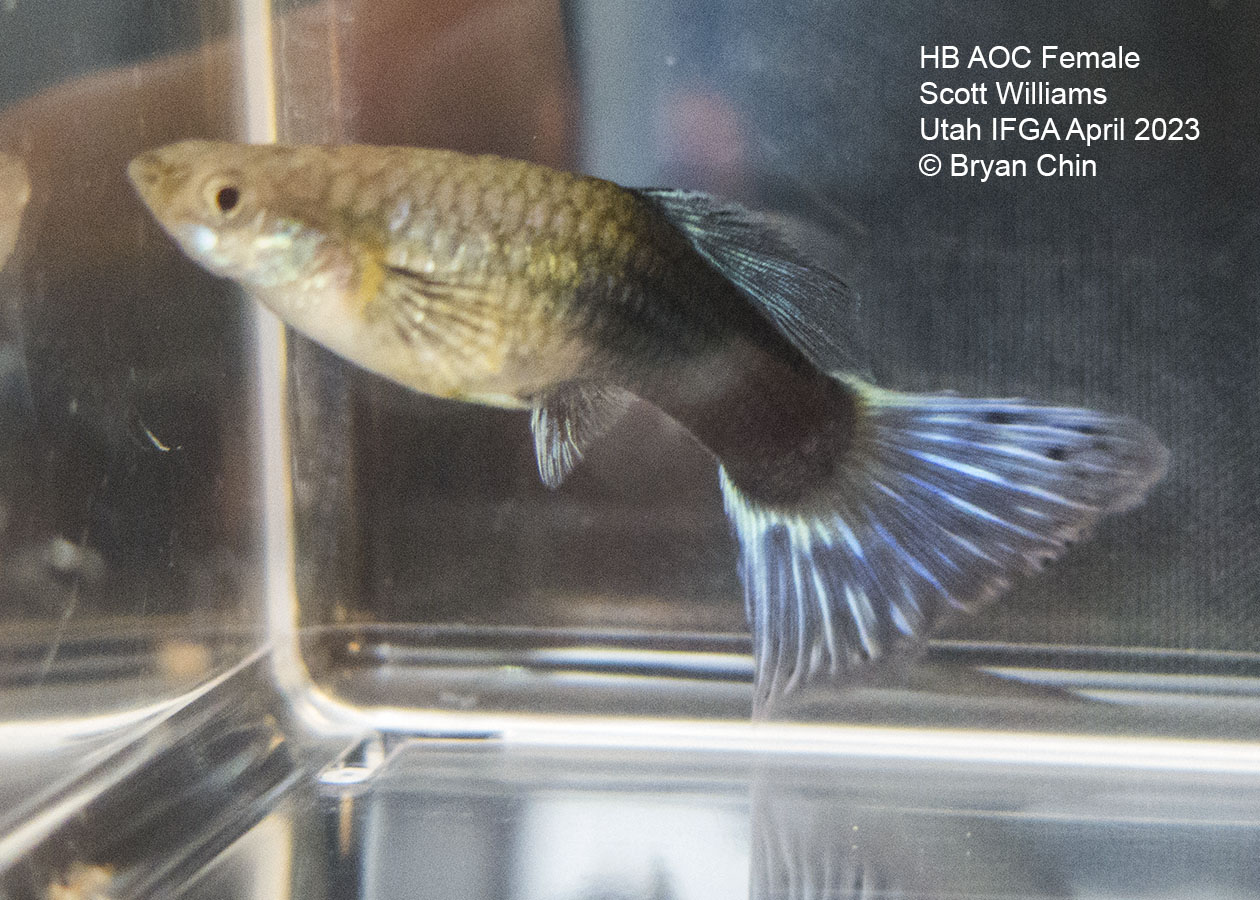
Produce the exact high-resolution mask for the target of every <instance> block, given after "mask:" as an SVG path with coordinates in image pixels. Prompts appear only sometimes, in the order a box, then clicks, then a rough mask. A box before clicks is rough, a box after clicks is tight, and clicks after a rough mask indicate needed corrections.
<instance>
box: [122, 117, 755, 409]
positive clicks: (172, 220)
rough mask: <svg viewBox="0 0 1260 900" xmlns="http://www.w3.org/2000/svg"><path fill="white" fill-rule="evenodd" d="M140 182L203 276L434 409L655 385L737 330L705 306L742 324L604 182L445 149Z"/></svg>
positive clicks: (670, 237)
mask: <svg viewBox="0 0 1260 900" xmlns="http://www.w3.org/2000/svg"><path fill="white" fill-rule="evenodd" d="M132 171H133V173H134V175H135V178H136V181H137V184H139V185H140V186H141V190H142V193H144V194H145V197H146V200H148V202H149V203H150V205H151V206H152V207H153V208H154V209H155V211H156V212H157V213H158V217H159V219H160V220H161V221H162V222H163V224H165V225H167V227H168V228H169V229H170V230H171V231H172V233H173V234H175V235H176V237H178V238H180V239H181V240H182V241H183V242H184V243H185V246H187V247H190V248H191V252H193V254H194V255H195V256H197V257H198V258H199V260H200V261H202V262H204V263H205V264H206V265H207V266H208V267H209V268H211V269H212V270H214V271H218V272H219V273H221V274H224V275H227V276H228V277H233V278H237V279H238V280H240V281H242V283H244V284H246V285H247V286H249V287H251V288H252V289H253V290H254V292H255V294H256V295H257V296H258V297H259V298H260V299H261V300H262V301H263V302H264V303H265V304H267V305H268V306H269V307H271V308H272V309H273V310H275V312H276V313H277V314H278V315H280V316H281V317H282V318H284V319H285V320H286V321H288V322H289V323H290V324H292V325H293V326H294V327H296V328H298V329H299V330H301V331H303V332H305V333H306V334H308V335H310V336H311V337H313V338H314V339H316V340H318V341H321V342H322V343H325V344H327V345H328V346H329V347H331V348H332V349H334V350H336V351H337V352H339V353H341V354H342V355H344V356H346V357H347V358H350V359H352V360H354V361H355V362H358V363H359V364H361V365H363V366H365V367H366V368H369V369H372V370H373V371H376V372H378V373H379V374H382V375H384V376H386V377H388V378H391V379H393V380H395V381H398V382H400V383H402V384H404V385H407V386H408V387H412V388H414V389H416V390H419V391H422V392H424V393H428V394H432V395H435V396H439V397H449V398H455V399H462V400H471V401H477V402H483V403H489V404H493V405H499V406H511V407H527V406H529V405H530V404H531V400H532V398H534V397H536V396H537V395H539V394H540V393H543V392H545V391H546V390H548V389H549V388H551V387H554V386H555V385H556V384H560V383H563V382H566V381H571V380H576V379H582V378H586V379H590V378H598V377H599V376H600V375H601V374H603V372H602V370H605V369H619V368H621V369H624V368H626V365H625V363H626V361H627V360H629V361H631V365H630V368H633V367H634V366H633V360H635V359H636V358H642V360H643V362H642V366H641V367H642V368H643V369H651V370H652V371H658V370H659V367H660V364H661V363H662V362H663V361H664V359H665V358H666V357H668V356H670V355H671V353H673V354H674V355H677V356H683V355H689V354H690V353H692V351H694V349H695V348H696V345H700V344H703V343H704V342H705V341H706V339H711V338H712V337H713V335H707V334H706V333H705V331H706V328H708V329H713V328H715V327H716V328H717V330H722V329H723V328H725V327H726V326H725V325H723V323H722V322H721V319H720V316H717V315H716V314H715V312H714V311H713V310H712V309H711V308H710V307H707V306H705V305H704V304H703V303H702V302H701V301H702V299H703V298H706V297H708V296H711V295H713V294H714V293H717V292H722V291H724V292H726V293H727V294H729V295H731V297H732V302H731V305H732V307H734V308H736V309H738V310H739V311H740V313H741V314H743V315H746V314H747V309H746V304H742V303H737V302H735V301H734V300H733V297H734V292H733V291H732V290H731V289H730V288H729V286H728V285H727V284H726V282H725V281H724V280H723V279H722V278H721V277H720V276H719V275H717V273H715V272H713V271H712V269H711V268H710V267H708V266H706V265H705V264H704V263H703V261H702V260H700V259H699V257H698V256H696V254H695V252H694V251H693V250H692V249H691V247H690V246H689V245H688V244H687V243H686V241H685V239H684V238H683V237H682V236H681V235H679V234H678V232H677V231H676V230H674V229H672V228H671V227H669V225H668V223H666V222H665V221H664V220H663V219H662V217H661V216H660V214H659V212H658V211H657V210H655V209H654V208H653V207H652V205H651V204H650V203H649V202H647V201H645V200H644V199H642V198H640V197H638V196H636V195H634V194H633V193H631V192H629V191H627V190H625V189H623V188H621V187H619V186H617V185H614V184H611V183H609V182H606V181H601V180H599V179H595V178H589V177H584V176H576V175H571V174H569V173H564V172H557V171H553V170H550V169H545V168H542V167H539V166H533V165H529V164H526V163H520V162H511V161H506V160H501V159H498V158H495V157H469V156H464V155H462V154H456V153H451V152H446V151H440V150H410V149H402V148H381V147H338V148H322V147H308V148H301V149H300V151H297V152H293V151H291V150H288V149H287V148H277V147H269V146H238V145H227V144H214V143H210V142H201V141H191V142H186V143H184V144H178V145H174V146H173V147H171V148H166V149H164V150H163V151H161V156H160V157H159V156H156V155H146V156H142V157H140V158H139V159H138V160H137V162H136V163H135V164H134V165H133V169H132ZM172 184H178V185H179V189H178V190H176V191H172V192H170V193H165V194H163V193H162V191H164V190H168V189H169V186H170V185H172ZM225 203H230V208H227V209H224V208H222V206H223V204H225ZM670 294H672V295H673V302H671V303H666V304H662V303H661V302H660V301H661V299H662V295H670ZM706 317H707V318H706ZM733 318H734V317H733ZM662 335H665V336H666V338H667V339H666V340H664V341H663V340H662ZM610 347H615V348H616V352H615V353H609V352H607V349H608V348H610ZM627 377H630V375H629V373H627Z"/></svg>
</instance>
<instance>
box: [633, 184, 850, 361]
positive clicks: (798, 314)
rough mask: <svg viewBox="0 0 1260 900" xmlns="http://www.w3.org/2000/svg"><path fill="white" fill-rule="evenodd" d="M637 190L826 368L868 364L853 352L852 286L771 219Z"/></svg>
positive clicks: (694, 196)
mask: <svg viewBox="0 0 1260 900" xmlns="http://www.w3.org/2000/svg"><path fill="white" fill-rule="evenodd" d="M636 193H638V194H639V195H640V196H642V197H645V198H646V199H648V200H650V201H652V202H653V203H654V204H655V205H656V206H657V208H658V209H660V210H661V212H662V213H663V214H664V216H665V218H667V219H668V220H669V221H670V223H671V224H673V225H674V227H676V228H678V229H679V230H680V231H681V232H682V233H683V234H684V235H686V237H687V239H688V241H690V242H691V245H692V246H693V247H694V248H695V249H696V251H697V252H699V254H700V255H701V256H703V257H704V258H705V259H706V260H708V262H709V263H710V264H711V265H713V266H714V267H715V268H716V269H717V270H718V271H719V272H721V273H722V274H723V275H725V276H726V277H727V278H728V279H730V281H731V283H732V284H734V285H735V286H736V287H737V288H739V290H740V292H741V293H742V294H744V296H746V297H747V298H748V299H749V300H750V301H752V303H753V304H754V305H755V306H756V307H757V308H758V309H759V310H761V312H762V314H763V315H765V316H766V318H767V319H769V320H770V321H771V322H772V323H773V324H774V326H775V327H776V328H777V329H778V330H779V331H780V332H782V334H783V335H784V337H786V338H787V339H788V340H790V341H791V342H792V343H793V344H794V345H795V346H796V347H797V348H798V349H800V351H801V352H802V353H804V354H805V355H806V357H808V358H809V360H810V361H811V362H812V363H814V365H816V366H818V367H819V368H820V369H822V370H823V371H824V372H831V371H836V370H841V369H843V370H855V369H860V368H862V367H861V366H860V365H858V362H857V360H856V358H855V356H854V352H853V338H852V332H853V330H854V329H853V314H854V312H855V310H856V307H857V298H856V296H855V295H854V293H853V291H852V290H850V289H849V286H848V285H846V284H845V283H844V282H843V281H841V280H840V279H839V278H838V277H836V276H835V275H833V274H832V273H831V272H828V271H827V270H826V269H824V268H822V267H820V266H818V265H817V264H815V263H813V262H811V261H810V260H808V259H806V258H805V256H804V255H803V254H802V253H801V252H800V251H799V250H797V249H796V248H795V247H793V246H792V245H791V243H790V242H789V241H788V240H787V239H786V238H785V237H784V236H783V235H782V234H780V233H779V232H778V231H777V230H776V229H775V228H774V227H773V226H772V225H771V224H770V223H769V222H767V221H766V220H765V219H764V218H762V217H761V216H759V215H757V214H756V213H754V212H752V211H750V210H748V209H745V208H744V207H742V206H740V205H739V204H737V203H730V202H727V201H722V200H718V199H717V198H715V197H712V196H710V195H708V194H704V193H700V192H698V191H678V190H668V189H657V188H643V189H639V190H637V191H636Z"/></svg>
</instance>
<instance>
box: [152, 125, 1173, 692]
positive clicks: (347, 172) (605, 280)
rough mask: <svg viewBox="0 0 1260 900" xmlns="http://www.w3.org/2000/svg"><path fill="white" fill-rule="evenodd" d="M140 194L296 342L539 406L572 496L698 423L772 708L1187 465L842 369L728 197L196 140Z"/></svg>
mask: <svg viewBox="0 0 1260 900" xmlns="http://www.w3.org/2000/svg"><path fill="white" fill-rule="evenodd" d="M130 175H131V178H132V181H133V182H134V184H135V185H136V187H137V190H138V192H139V194H140V196H141V198H142V199H143V200H144V202H145V203H146V204H147V205H148V207H149V209H150V210H151V211H152V212H153V214H154V216H155V217H156V218H157V220H158V221H159V222H160V223H161V224H162V226H163V227H164V228H165V229H166V230H167V231H168V232H169V233H170V234H171V236H172V237H173V238H174V239H175V240H176V241H177V242H178V243H179V244H180V245H181V246H182V247H183V249H184V250H185V251H186V252H187V253H188V254H189V255H190V256H191V257H192V258H193V259H195V260H196V261H198V262H199V263H201V264H202V265H203V266H205V267H206V268H208V269H209V270H210V271H212V272H215V273H217V274H219V275H222V276H224V277H228V278H232V279H234V280H236V281H238V282H239V283H241V284H242V285H243V286H244V287H246V288H247V289H249V290H250V291H251V292H252V293H253V294H254V295H255V296H256V297H258V299H259V300H261V302H263V303H264V304H265V305H267V306H268V307H270V308H271V309H272V310H273V311H275V312H276V313H277V315H279V316H280V317H281V318H282V319H284V320H285V321H286V322H287V323H288V324H290V325H291V326H293V327H294V328H296V329H297V330H299V331H301V332H303V333H305V334H306V335H308V336H309V337H311V338H313V339H315V340H317V341H319V342H321V343H323V344H325V345H327V346H328V347H329V348H331V349H332V350H334V351H336V352H337V353H339V354H341V355H342V356H344V357H346V358H347V359H349V360H351V361H352V362H354V363H357V364H358V365H361V366H363V367H364V368H367V369H369V370H371V371H373V372H376V373H377V374H379V375H382V376H384V377H386V378H390V379H392V380H394V381H397V382H399V383H400V384H403V385H405V386H407V387H410V388H412V389H414V390H417V391H421V392H423V393H427V394H431V395H433V396H437V397H445V398H450V399H457V400H464V401H469V402H477V403H483V404H488V405H493V406H501V407H508V408H520V409H529V410H531V412H532V417H531V427H532V430H533V433H534V441H535V449H536V452H537V456H538V464H539V472H540V474H541V476H542V478H543V480H544V481H545V482H546V483H547V484H548V485H550V486H553V487H556V486H559V485H560V483H561V482H562V481H563V479H564V477H565V476H566V475H567V473H568V472H569V471H570V470H571V469H572V467H573V466H574V465H576V464H577V462H578V461H579V460H580V459H581V456H582V453H583V452H584V450H585V449H586V448H587V447H588V446H589V445H590V444H591V442H592V441H594V440H596V439H597V438H598V437H599V436H600V435H601V434H602V433H603V432H604V431H606V430H607V429H608V427H609V426H610V425H611V424H612V423H614V422H615V421H616V420H617V418H618V416H619V415H620V414H621V412H622V411H624V409H625V408H626V406H627V405H628V404H629V403H630V402H631V401H632V400H633V399H634V398H635V397H638V398H642V399H644V400H647V401H649V402H651V403H653V404H655V405H656V406H658V407H659V408H661V409H662V410H663V411H664V412H666V413H667V414H669V415H670V416H672V417H673V418H675V419H676V420H677V421H678V422H680V423H681V424H682V425H684V426H685V427H686V428H687V429H688V430H689V431H690V432H691V433H692V434H693V435H694V436H695V437H696V438H697V439H698V440H699V441H700V442H701V443H702V444H704V445H705V446H706V447H707V448H708V449H709V450H710V451H712V453H713V454H714V456H715V457H716V458H717V460H718V462H719V465H720V482H721V486H722V490H723V494H724V498H725V505H726V510H727V513H728V515H729V517H730V519H731V523H732V528H733V531H734V533H735V536H736V538H737V539H738V541H739V544H740V562H739V567H740V576H741V579H742V581H743V584H744V589H745V602H746V608H747V612H748V616H749V620H750V624H751V627H752V631H753V638H754V659H755V667H754V668H755V681H756V686H755V693H754V698H755V699H754V702H755V707H756V710H757V712H759V713H763V714H764V713H767V712H769V711H770V710H771V709H772V707H773V706H775V704H777V703H779V702H780V701H782V700H784V699H786V698H789V697H791V696H793V695H795V694H797V693H798V692H799V691H801V690H802V689H804V688H807V687H810V686H813V685H817V684H828V685H829V684H832V683H835V682H838V681H840V680H842V679H843V678H844V677H845V676H846V675H848V674H850V673H851V672H853V671H854V670H855V669H858V668H860V667H862V666H865V665H868V664H870V663H871V662H873V661H877V660H880V659H883V658H885V657H888V656H890V655H893V654H894V653H896V652H897V651H899V650H904V649H906V648H910V647H913V646H916V645H917V644H918V643H920V642H921V641H922V639H923V636H924V635H925V634H927V633H928V631H930V630H931V628H932V627H934V626H935V625H936V624H937V623H938V622H939V621H940V620H941V619H943V618H946V617H947V616H948V615H950V614H952V613H953V612H955V611H958V610H973V609H975V608H978V607H979V606H981V605H983V603H985V602H987V601H989V600H991V599H993V598H994V597H995V596H996V595H997V594H998V593H1000V592H1001V591H1002V590H1003V589H1004V588H1005V587H1006V586H1007V585H1008V584H1009V582H1010V580H1011V579H1012V577H1014V576H1015V575H1017V574H1019V573H1021V572H1026V571H1031V570H1034V569H1037V568H1040V567H1041V566H1042V565H1043V564H1044V563H1045V562H1046V561H1047V560H1049V559H1053V558H1055V557H1057V556H1058V555H1060V554H1061V553H1062V552H1063V550H1064V549H1065V548H1066V547H1067V546H1068V545H1069V544H1070V543H1071V542H1072V541H1074V540H1076V539H1078V538H1080V537H1081V536H1083V535H1084V534H1085V533H1086V532H1087V531H1088V530H1089V528H1090V527H1091V526H1092V525H1093V523H1094V522H1095V521H1096V520H1097V519H1098V518H1099V517H1100V516H1102V515H1103V514H1105V513H1107V512H1112V511H1117V510H1120V509H1125V508H1128V507H1130V506H1132V505H1133V504H1135V503H1137V502H1138V501H1139V500H1140V499H1141V498H1142V496H1143V495H1144V494H1145V493H1146V491H1147V490H1148V489H1149V487H1150V486H1151V485H1152V484H1153V483H1154V482H1155V481H1157V480H1158V479H1159V477H1160V476H1161V475H1162V474H1163V471H1164V468H1165V465H1166V451H1165V450H1164V448H1163V447H1162V446H1161V445H1160V444H1159V442H1158V440H1156V439H1155V437H1154V436H1153V434H1151V432H1150V431H1149V430H1148V429H1146V428H1145V427H1144V426H1142V425H1140V424H1138V423H1137V422H1134V421H1132V420H1130V419H1127V418H1124V417H1115V416H1108V415H1105V414H1101V413H1095V412H1092V411H1089V410H1081V409H1061V408H1056V407H1045V406H1037V405H1034V404H1030V403H1027V402H1025V401H1022V400H969V399H964V398H959V397H957V396H955V395H952V394H928V395H911V394H900V393H896V392H892V391H884V390H880V389H878V388H875V387H874V386H871V385H868V384H866V383H864V382H862V381H861V380H859V379H857V378H855V377H852V376H850V375H847V374H844V373H837V372H832V371H830V369H829V365H830V361H832V360H836V359H842V358H845V357H846V356H847V355H848V354H847V352H846V349H845V348H844V347H843V346H842V345H841V340H840V338H839V337H838V336H837V335H836V334H835V333H834V332H835V328H834V327H833V323H834V321H835V320H836V318H837V310H839V309H841V308H842V307H843V306H844V305H845V304H847V303H851V298H850V294H849V292H848V289H847V288H846V287H845V286H844V284H843V283H842V282H841V281H839V280H838V279H836V278H835V277H834V276H832V275H830V274H829V273H827V272H825V271H824V270H822V269H820V268H819V267H817V266H815V265H813V264H812V263H810V262H809V261H808V260H806V259H804V258H803V257H802V256H801V255H800V254H799V253H797V252H796V251H795V250H794V249H793V248H792V247H791V246H790V245H789V244H788V243H787V242H786V241H784V240H783V239H782V238H781V237H780V236H779V235H777V234H776V233H775V232H774V230H773V229H772V228H770V227H769V226H768V225H767V224H766V223H765V222H764V221H762V220H760V219H759V218H757V217H756V216H755V215H753V214H752V213H749V212H748V211H746V210H744V209H742V208H740V207H738V206H735V205H732V204H726V203H722V202H720V201H717V200H715V199H713V198H711V197H708V196H707V195H703V194H696V193H688V192H681V191H668V190H642V189H639V190H636V189H629V188H624V187H621V186H619V185H616V184H613V183H611V182H607V181H603V180H600V179H596V178H591V177H587V176H582V175H574V174H570V173H566V172H559V171H555V170H552V169H548V168H545V167H542V166H537V165H533V164H529V163H524V162H517V161H510V160H504V159H500V158H497V157H492V156H466V155H463V154H458V153H453V152H449V151H442V150H423V149H412V148H390V147H368V146H343V147H284V146H248V145H238V144H226V143H217V142H209V141H185V142H181V143H178V144H173V145H170V146H167V147H163V148H159V149H157V150H153V151H149V152H147V153H145V154H142V155H141V156H139V157H137V158H136V159H135V160H134V161H133V162H132V164H131V167H130Z"/></svg>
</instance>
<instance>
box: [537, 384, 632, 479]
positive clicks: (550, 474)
mask: <svg viewBox="0 0 1260 900" xmlns="http://www.w3.org/2000/svg"><path fill="white" fill-rule="evenodd" d="M632 400H634V395H633V394H631V393H630V392H629V391H627V390H624V389H622V388H618V387H613V386H610V385H593V384H567V385H564V386H562V387H560V388H557V389H555V390H553V391H549V392H548V393H547V394H545V395H543V396H542V397H540V398H539V399H538V401H537V402H536V403H535V405H534V412H533V415H532V416H530V420H529V427H530V430H532V431H533V433H534V453H535V455H536V456H537V459H538V474H539V476H540V477H541V478H542V480H543V484H545V485H547V487H550V488H556V487H559V486H560V484H561V483H562V482H563V481H564V479H565V478H566V477H567V476H568V474H569V472H571V471H573V467H574V466H576V465H577V464H578V463H579V462H580V461H581V459H582V456H583V454H584V453H585V452H586V450H587V448H589V447H590V446H591V444H592V443H594V442H595V441H596V440H597V439H598V438H599V437H600V436H601V435H603V434H604V433H605V432H606V431H608V429H609V428H611V427H612V426H613V425H615V424H616V422H617V420H618V419H620V418H621V416H622V415H623V414H624V413H625V411H626V410H627V409H628V408H629V406H630V402H631V401H632Z"/></svg>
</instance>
